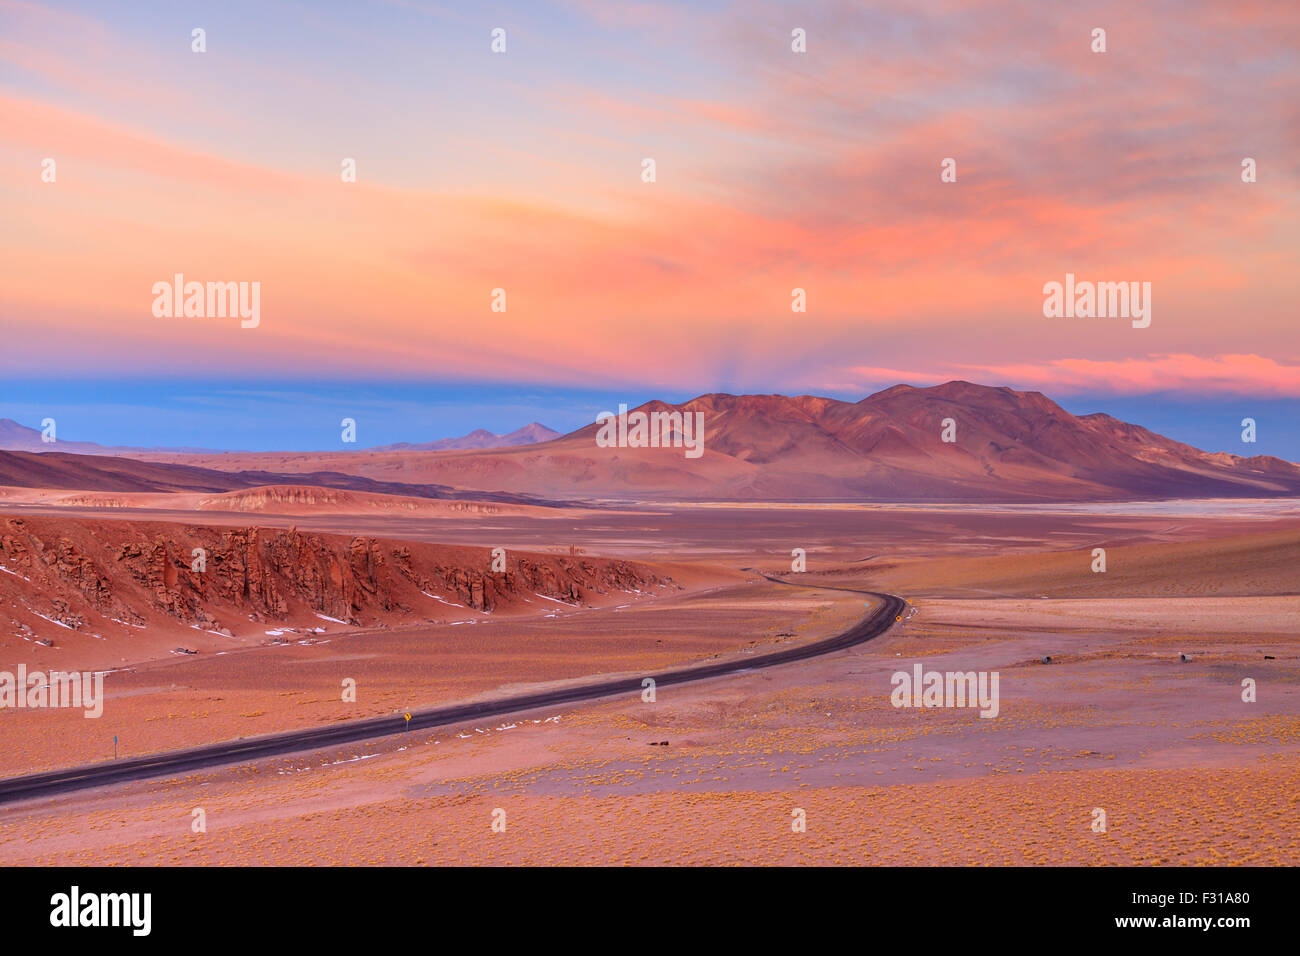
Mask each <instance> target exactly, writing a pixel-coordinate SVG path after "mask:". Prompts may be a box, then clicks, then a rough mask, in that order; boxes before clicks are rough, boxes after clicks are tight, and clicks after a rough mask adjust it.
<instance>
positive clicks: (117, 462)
mask: <svg viewBox="0 0 1300 956" xmlns="http://www.w3.org/2000/svg"><path fill="white" fill-rule="evenodd" d="M60 444H62V443H60ZM182 457H183V456H182ZM279 485H292V486H310V487H315V488H339V489H347V490H350V491H363V492H369V493H371V494H380V495H402V496H406V497H415V498H434V499H438V500H445V501H463V500H474V501H501V502H510V503H514V504H530V505H561V504H564V503H563V502H553V501H544V500H542V499H539V498H535V497H532V496H530V495H516V494H510V493H494V492H486V491H475V492H461V491H459V490H457V489H455V488H448V487H446V486H445V485H437V484H429V483H410V482H398V481H380V480H376V479H374V478H368V477H365V476H363V475H355V474H345V473H343V472H338V471H320V470H316V471H309V472H294V473H292V474H284V473H278V472H270V471H250V470H244V471H226V470H221V469H215V468H203V467H199V466H196V465H185V464H176V463H170V462H156V461H146V460H140V459H137V458H129V457H127V456H125V455H74V454H68V453H66V452H45V453H43V454H34V453H32V452H25V451H0V487H5V486H7V487H12V488H45V489H59V490H69V491H120V492H141V491H147V492H183V491H202V492H216V493H222V492H231V491H239V490H243V489H251V488H258V489H262V490H263V492H264V494H271V493H272V491H273V489H270V488H269V487H268V486H279Z"/></svg>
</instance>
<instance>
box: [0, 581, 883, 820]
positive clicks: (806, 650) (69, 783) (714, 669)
mask: <svg viewBox="0 0 1300 956" xmlns="http://www.w3.org/2000/svg"><path fill="white" fill-rule="evenodd" d="M764 577H769V579H770V580H773V581H777V582H779V583H781V584H791V583H792V582H789V581H782V580H781V579H779V578H772V577H770V576H769V575H764ZM794 586H799V587H802V586H803V585H794ZM807 586H808V587H819V588H824V589H825V590H831V591H853V592H854V593H858V594H865V595H867V596H869V597H874V598H878V599H879V602H878V603H877V604H876V606H875V607H874V608H872V611H871V613H870V614H868V615H867V616H866V617H864V618H863V619H862V620H861V621H859V622H858V623H857V624H854V625H853V626H852V627H851V628H849V629H848V630H847V631H844V632H842V633H840V634H836V635H835V636H833V637H828V638H824V639H823V640H820V641H813V642H811V643H809V644H800V645H799V646H797V647H789V648H785V649H784V650H779V651H770V652H768V653H766V654H756V655H754V656H752V657H743V658H737V659H734V660H728V661H720V662H718V663H715V664H700V665H695V666H691V667H680V668H676V669H674V670H668V671H660V672H658V673H655V672H649V673H646V674H643V675H640V676H637V677H620V678H615V679H612V680H604V681H597V682H594V683H589V684H577V685H573V686H569V687H561V688H557V689H554V690H545V691H538V692H537V693H533V694H517V695H515V696H513V697H500V698H496V699H494V700H486V701H478V702H475V703H470V704H457V705H454V706H450V707H435V708H432V709H428V710H412V711H411V721H410V725H409V727H408V726H407V722H406V720H405V718H404V717H403V716H402V715H397V716H390V717H370V718H367V719H365V720H351V721H346V722H341V723H337V724H330V725H329V726H326V727H314V728H311V729H309V730H290V731H284V732H282V733H277V734H267V735H264V736H260V737H246V738H243V739H240V740H232V741H223V742H221V743H214V744H204V745H203V746H200V747H191V748H189V749H187V750H172V751H167V752H164V753H157V754H151V755H148V756H144V757H128V758H124V759H122V760H115V761H110V762H107V763H96V764H86V765H84V766H80V767H70V768H68V769H66V770H51V771H48V772H46V773H33V774H27V775H24V776H21V777H7V778H4V779H0V803H11V802H13V801H16V800H30V799H34V798H38V797H50V796H54V795H57V794H61V793H67V792H69V791H73V790H83V789H86V788H89V787H103V786H107V785H109V784H115V783H125V782H128V781H132V780H143V779H147V778H150V777H170V776H177V775H180V774H184V773H190V772H192V771H195V770H202V769H205V768H208V767H216V766H220V765H223V764H232V763H241V762H243V761H248V760H256V759H263V758H266V757H279V756H283V755H285V754H295V753H302V752H303V751H308V750H316V749H319V748H322V747H331V746H335V745H338V744H347V743H355V742H358V741H363V740H373V739H375V738H377V737H386V736H390V735H393V734H402V733H406V732H407V731H409V730H425V729H430V728H434V727H447V726H452V725H455V724H462V723H467V722H470V721H476V720H482V719H483V718H485V717H504V716H507V715H509V714H518V713H521V712H523V711H530V710H534V709H537V708H541V707H554V706H556V705H559V704H573V703H577V702H579V701H589V700H599V699H600V698H604V697H619V696H634V697H636V698H638V699H639V698H640V695H641V690H642V686H641V681H642V680H644V679H645V678H646V677H651V678H653V679H654V682H655V687H656V689H658V688H661V687H670V686H672V685H673V684H685V683H688V682H691V681H698V680H708V679H709V678H713V677H721V676H724V675H726V674H736V673H740V672H742V671H753V670H759V669H760V668H764V667H776V666H778V665H780V664H790V663H793V662H795V661H803V660H808V659H809V658H812V657H819V656H821V655H823V654H830V653H833V652H835V651H839V650H843V649H844V648H846V647H853V646H854V645H855V644H862V643H863V642H865V641H869V640H871V639H872V638H874V637H878V636H879V635H881V634H883V633H885V631H887V630H889V628H890V627H892V626H893V624H894V623H895V619H896V618H898V617H900V616H901V615H902V614H903V613H904V610H905V609H906V607H907V602H905V601H904V600H903V599H902V598H899V597H895V596H894V595H892V594H877V593H875V592H872V591H857V590H856V589H853V588H833V587H828V586H824V585H807Z"/></svg>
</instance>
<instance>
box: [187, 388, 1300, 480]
mask: <svg viewBox="0 0 1300 956" xmlns="http://www.w3.org/2000/svg"><path fill="white" fill-rule="evenodd" d="M636 411H642V412H667V413H687V412H690V413H700V414H702V415H703V437H704V441H703V453H702V454H701V455H699V456H698V457H688V456H687V455H686V454H684V451H683V449H681V448H631V447H621V448H620V447H601V446H600V445H598V444H597V442H596V436H597V433H598V431H599V426H598V425H596V424H591V425H587V426H585V427H584V428H580V429H578V430H577V431H575V432H572V433H570V434H568V435H565V436H563V437H561V438H558V439H555V440H553V441H549V442H546V443H544V444H539V445H522V446H516V447H512V448H496V449H480V450H464V451H460V452H452V453H450V454H445V455H430V456H427V457H420V458H410V457H404V456H403V455H402V453H401V451H396V452H386V453H385V452H377V453H372V454H361V455H356V454H355V453H354V454H353V455H351V456H349V455H347V454H340V455H325V456H314V457H310V458H306V457H304V458H296V457H291V458H285V457H284V456H276V467H277V469H281V470H297V469H302V470H304V471H306V470H309V469H310V470H315V469H320V468H331V469H335V470H339V471H348V472H350V473H353V474H358V475H369V476H372V477H375V478H387V477H390V476H395V475H400V476H401V478H402V480H404V481H423V482H437V483H439V484H444V485H450V486H452V487H455V488H461V489H470V488H484V489H488V488H490V489H493V490H501V491H513V492H516V493H528V494H536V495H544V496H563V497H565V498H573V497H578V496H581V497H584V498H588V499H592V498H611V499H632V498H645V499H660V500H669V499H674V498H680V499H694V500H702V499H727V500H804V501H812V500H845V499H847V500H881V501H953V502H962V501H971V502H997V501H1006V502H1027V501H1101V500H1122V499H1159V498H1179V497H1237V498H1240V497H1270V496H1292V495H1300V466H1297V465H1295V464H1292V463H1291V462H1286V461H1283V460H1281V459H1279V458H1271V457H1267V456H1256V457H1249V458H1243V457H1240V456H1237V455H1229V454H1224V453H1217V454H1212V453H1209V452H1204V451H1201V450H1199V449H1197V448H1193V447H1192V446H1190V445H1185V444H1182V443H1181V442H1176V441H1173V440H1171V439H1169V438H1166V437H1164V436H1162V435H1158V434H1156V433H1155V432H1152V431H1150V430H1148V429H1146V428H1142V427H1141V426H1138V425H1131V424H1128V423H1126V422H1121V421H1119V420H1118V419H1115V418H1112V417H1111V416H1109V415H1104V414H1093V415H1083V416H1076V415H1072V414H1070V413H1069V412H1067V411H1066V410H1065V409H1063V408H1061V406H1059V405H1057V404H1056V403H1055V402H1053V401H1052V400H1051V399H1049V398H1047V397H1046V396H1045V395H1043V394H1042V393H1040V392H1021V391H1015V390H1013V389H1010V388H990V387H988V386H983V385H974V384H971V383H970V382H948V383H946V384H944V385H936V386H934V387H932V388H914V387H912V386H910V385H896V386H894V387H893V388H889V389H885V390H884V391H882V392H878V393H877V394H875V395H871V396H868V397H867V398H864V399H862V400H861V401H859V402H844V401H838V400H836V399H832V398H819V397H816V396H811V395H801V396H797V397H787V396H784V395H725V394H710V395H701V396H700V397H698V398H695V399H692V400H691V401H688V402H684V403H682V404H680V405H671V404H667V403H665V402H659V401H653V402H649V403H647V404H645V405H642V406H640V408H639V409H634V410H633V414H634V413H635V412H636ZM630 417H631V416H630ZM948 419H951V420H952V426H953V427H952V428H951V429H950V431H951V434H950V435H949V436H948V437H951V438H953V439H954V440H953V441H945V440H944V435H943V432H944V430H945V423H946V421H947V420H948ZM205 463H207V462H205ZM218 467H220V465H218ZM227 467H235V464H234V462H233V461H232V462H231V463H230V464H229V465H227ZM241 467H248V464H242V465H241Z"/></svg>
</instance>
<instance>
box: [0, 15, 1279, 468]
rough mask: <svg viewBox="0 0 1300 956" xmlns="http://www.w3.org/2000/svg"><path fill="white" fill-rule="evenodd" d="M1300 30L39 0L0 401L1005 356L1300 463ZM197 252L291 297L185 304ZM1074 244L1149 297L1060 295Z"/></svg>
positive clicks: (1115, 18) (432, 420)
mask: <svg viewBox="0 0 1300 956" xmlns="http://www.w3.org/2000/svg"><path fill="white" fill-rule="evenodd" d="M196 28H197V29H202V30H203V31H204V40H205V44H206V49H205V51H204V52H201V53H200V52H194V50H193V49H192V44H193V31H194V30H195V29H196ZM497 28H500V29H501V30H504V31H505V33H504V37H505V47H506V48H505V52H500V53H497V52H493V50H492V31H493V30H494V29H497ZM1097 28H1101V29H1104V30H1105V31H1106V35H1105V39H1106V51H1105V52H1104V53H1099V52H1094V51H1093V49H1092V47H1093V45H1094V43H1095V41H1094V39H1093V31H1094V30H1095V29H1097ZM796 29H798V30H802V31H803V32H804V36H805V37H806V51H805V52H795V51H794V50H793V49H792V31H794V30H796ZM1297 51H1300V5H1297V4H1294V3H1284V2H1257V0H1237V2H1234V3H1231V4H1224V3H1197V2H1188V0H1170V2H1149V3H1142V4H1133V3H1131V2H1117V3H1092V2H1078V3H1070V4H1064V3H1044V2H1040V0H1026V2H1010V0H960V2H958V0H883V2H873V3H871V4H862V3H811V4H810V3H800V4H783V3H763V2H744V3H734V4H732V3H707V2H706V3H659V2H631V3H626V4H615V3H607V2H600V0H564V2H555V3H545V2H529V3H519V4H493V3H482V4H472V5H453V4H446V5H442V4H435V3H425V2H420V0H389V2H372V3H366V4H360V3H342V2H305V0H304V2H294V3H289V2H274V0H258V2H242V0H228V2H223V3H207V4H196V3H185V2H167V3H149V2H138V3H131V4H120V3H110V2H103V3H90V2H86V3H45V4H34V3H28V2H25V0H0V330H2V337H0V342H3V344H4V348H3V349H0V417H11V418H15V419H18V420H19V421H22V422H23V423H24V424H29V425H35V424H37V423H38V422H39V420H40V418H42V417H45V416H46V415H50V414H55V413H56V412H57V413H58V415H61V416H63V418H62V419H60V437H66V438H68V439H79V440H95V441H101V442H104V443H127V444H137V445H192V446H205V447H229V448H284V449H303V448H319V447H333V446H335V445H336V443H337V442H336V437H337V436H336V435H335V434H334V433H336V432H337V428H338V426H337V420H338V418H339V417H341V416H342V415H344V414H345V413H346V410H347V409H348V408H351V407H353V406H356V407H362V408H364V409H365V414H366V415H368V416H372V417H371V418H368V419H367V421H368V422H369V424H367V426H366V433H367V434H371V433H372V434H373V436H374V441H373V442H371V441H369V440H359V441H358V444H360V445H365V444H372V443H373V444H379V443H386V442H391V441H403V440H407V441H426V440H431V439H433V438H439V437H446V436H448V435H455V434H463V433H464V432H467V431H469V430H471V429H473V428H476V427H487V428H489V429H491V430H493V431H509V430H511V429H513V428H515V427H518V426H519V425H522V424H525V423H526V422H528V421H532V420H539V421H542V422H543V423H544V424H547V425H550V426H551V427H554V428H558V429H561V430H568V429H570V428H574V427H578V426H579V425H580V424H583V423H585V422H587V421H590V420H591V417H592V416H594V414H595V413H596V412H598V411H600V410H602V409H604V408H611V407H614V406H616V404H617V403H618V402H619V401H627V402H628V403H629V404H630V405H635V404H637V403H639V402H641V401H645V400H647V399H650V398H663V399H666V400H674V399H677V400H680V399H684V398H689V397H692V396H694V395H698V394H703V393H707V392H713V391H727V392H733V393H743V392H762V393H771V392H781V393H785V394H810V393H811V394H823V395H829V396H832V397H836V398H842V399H849V400H857V399H859V398H861V397H863V396H865V395H866V394H869V393H871V392H873V391H876V390H878V389H879V388H882V387H887V386H889V385H892V384H895V383H897V382H908V383H910V384H914V385H927V384H935V383H939V382H944V381H948V380H950V379H966V380H969V381H975V382H980V383H983V384H990V385H1009V386H1012V387H1015V388H1023V389H1033V390H1038V391H1042V392H1044V393H1046V394H1047V395H1049V396H1050V397H1052V398H1054V399H1056V400H1057V401H1059V402H1061V403H1062V404H1063V405H1064V406H1065V407H1066V408H1068V409H1070V410H1071V411H1077V412H1089V411H1107V412H1111V413H1112V414H1116V415H1117V416H1118V417H1122V418H1127V419H1129V420H1133V421H1137V422H1139V423H1140V424H1144V425H1147V426H1148V427H1152V428H1156V429H1157V430H1160V431H1163V432H1165V433H1166V434H1169V435H1171V436H1172V437H1175V438H1179V439H1181V440H1185V441H1191V442H1193V443H1195V444H1198V445H1200V446H1201V447H1206V448H1209V449H1211V450H1226V451H1234V452H1237V453H1239V454H1251V453H1256V452H1260V453H1271V454H1278V455H1282V456H1284V457H1289V458H1291V459H1292V460H1297V459H1300V426H1297V425H1296V422H1297V421H1300V335H1298V334H1297V331H1296V326H1297V316H1298V315H1300V309H1297V302H1300V295H1298V293H1300V217H1297V212H1300V208H1298V207H1300V188H1298V187H1300V149H1298V148H1297V147H1298V146H1300V142H1298V141H1300V69H1297V67H1298V66H1300V63H1298V62H1297V60H1298V59H1300V53H1298V52H1297ZM946 158H952V159H953V160H955V171H956V181H954V182H945V181H943V180H942V178H941V164H942V163H943V161H944V160H945V159H946ZM1246 158H1250V159H1253V160H1254V162H1255V170H1256V181H1255V182H1243V179H1242V162H1243V160H1244V159H1246ZM349 159H350V160H354V161H355V168H356V181H355V182H347V181H344V177H343V176H342V175H341V172H342V169H343V165H344V162H345V161H346V160H349ZM647 159H652V160H653V161H654V173H655V175H654V180H653V182H647V181H645V178H644V175H643V169H644V161H645V160H647ZM47 160H53V161H54V165H53V172H54V177H53V181H52V182H51V181H45V180H44V179H43V173H44V174H46V175H48V173H47V172H46V171H47V168H48V164H47V163H46V161H47ZM178 273H179V274H181V275H183V276H184V277H185V279H186V280H189V281H199V282H207V281H213V282H244V283H250V284H251V283H253V282H256V283H258V288H259V290H260V310H259V315H258V322H257V324H256V326H255V327H249V328H244V327H241V322H240V321H239V319H238V318H231V317H224V318H223V317H201V316H191V317H186V316H184V315H183V314H181V315H177V316H174V317H173V316H169V315H162V316H159V315H157V314H155V311H156V310H155V308H154V307H155V298H156V294H155V291H154V287H155V283H158V282H166V283H170V282H171V281H172V280H173V277H174V276H175V275H176V274H178ZM1067 273H1070V274H1073V275H1075V276H1077V277H1078V278H1079V279H1080V280H1085V281H1088V280H1090V281H1096V282H1138V283H1150V284H1151V290H1152V291H1151V316H1150V318H1151V322H1150V325H1149V326H1148V327H1145V328H1135V327H1134V326H1133V324H1132V322H1130V321H1129V319H1128V318H1125V317H1107V318H1065V317H1046V316H1045V315H1044V310H1043V303H1044V293H1043V289H1044V284H1045V283H1048V282H1053V281H1056V282H1063V281H1064V279H1065V276H1066V274H1067ZM794 289H802V290H804V296H805V299H806V311H804V312H793V311H792V309H791V305H792V301H793V296H792V290H794ZM495 290H504V301H505V310H504V311H493V309H492V305H493V302H494V297H495V301H496V302H497V303H498V305H499V304H500V301H501V296H500V295H499V294H498V293H497V292H496V291H495ZM1245 415H1251V416H1253V417H1256V418H1257V419H1258V421H1259V431H1260V440H1259V443H1258V445H1256V446H1250V447H1248V448H1243V446H1242V443H1241V442H1240V426H1239V422H1240V420H1241V418H1242V417H1243V416H1245ZM65 420H66V421H65ZM74 426H75V427H74ZM326 433H329V435H330V436H332V437H328V438H326V439H324V440H322V439H318V437H317V436H318V434H320V435H324V434H326Z"/></svg>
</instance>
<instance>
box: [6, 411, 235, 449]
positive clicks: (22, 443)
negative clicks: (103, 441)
mask: <svg viewBox="0 0 1300 956" xmlns="http://www.w3.org/2000/svg"><path fill="white" fill-rule="evenodd" d="M0 451H37V452H51V451H60V452H67V453H69V454H74V455H119V454H123V453H126V452H158V451H172V452H185V453H189V454H198V453H202V454H213V453H214V452H213V451H212V450H211V449H208V448H138V447H134V446H131V445H100V444H98V443H96V442H93V441H64V440H63V439H62V438H60V439H59V440H58V441H53V442H46V441H44V440H43V439H42V438H41V430H40V429H39V428H28V427H27V426H26V425H22V424H19V423H18V422H16V421H14V420H13V419H12V418H0Z"/></svg>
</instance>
